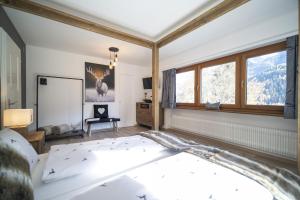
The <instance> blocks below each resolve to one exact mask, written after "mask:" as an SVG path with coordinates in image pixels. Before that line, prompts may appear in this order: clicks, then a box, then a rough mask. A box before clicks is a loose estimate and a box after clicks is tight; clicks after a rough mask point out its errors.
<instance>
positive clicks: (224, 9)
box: [157, 0, 249, 48]
mask: <svg viewBox="0 0 300 200" xmlns="http://www.w3.org/2000/svg"><path fill="white" fill-rule="evenodd" d="M248 1H249V0H224V1H223V2H221V3H219V4H218V5H216V6H215V7H213V8H211V9H209V10H208V11H206V12H204V13H203V14H201V15H200V16H198V17H196V18H195V19H193V20H192V21H190V22H188V23H186V24H185V25H183V26H181V27H180V28H178V29H176V30H175V31H174V32H171V33H170V34H168V35H166V36H165V37H163V38H162V39H160V40H159V41H158V42H157V46H158V48H160V47H163V46H165V45H167V44H169V43H171V42H173V41H174V40H176V39H178V38H179V37H182V36H184V35H186V34H188V33H190V32H192V31H193V30H195V29H197V28H199V27H201V26H203V25H205V24H207V23H209V22H211V21H213V20H214V19H217V18H218V17H221V16H223V15H224V14H226V13H228V12H229V11H231V10H233V9H235V8H238V7H239V6H241V5H243V4H245V3H247V2H248Z"/></svg>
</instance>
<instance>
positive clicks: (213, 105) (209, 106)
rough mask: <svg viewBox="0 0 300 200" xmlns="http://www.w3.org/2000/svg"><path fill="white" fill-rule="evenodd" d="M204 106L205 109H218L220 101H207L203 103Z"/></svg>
mask: <svg viewBox="0 0 300 200" xmlns="http://www.w3.org/2000/svg"><path fill="white" fill-rule="evenodd" d="M205 108H206V109H207V110H220V102H216V103H209V102H207V103H206V104H205Z"/></svg>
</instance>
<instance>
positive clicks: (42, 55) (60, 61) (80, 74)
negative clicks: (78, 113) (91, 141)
mask: <svg viewBox="0 0 300 200" xmlns="http://www.w3.org/2000/svg"><path fill="white" fill-rule="evenodd" d="M120 60H122V59H121V58H120ZM85 62H92V63H99V64H106V63H107V62H108V60H107V59H102V58H96V57H90V56H86V55H78V54H74V53H68V52H64V51H58V50H53V49H47V48H41V47H36V46H27V74H26V80H27V85H26V92H27V93H26V95H27V107H28V108H34V112H35V103H36V75H38V74H40V75H54V76H68V77H75V78H82V79H84V63H85ZM150 73H151V68H149V67H141V66H135V65H130V64H126V63H119V65H118V66H117V67H116V70H115V92H116V96H115V102H109V103H107V104H108V105H109V115H110V116H111V117H121V123H120V126H132V125H135V124H136V121H135V114H136V112H135V105H133V108H132V109H131V107H132V106H131V107H130V106H126V105H123V104H122V97H121V93H124V91H121V86H120V77H121V76H122V77H123V78H124V77H128V78H130V79H131V80H133V81H134V83H135V84H134V85H133V88H128V95H131V99H133V101H134V102H136V101H141V100H142V99H143V95H144V91H143V85H142V78H143V77H146V76H149V74H150ZM122 88H124V87H123V86H122ZM134 102H133V104H134ZM120 110H123V113H125V112H126V113H125V114H122V113H120ZM122 115H123V116H122ZM124 115H126V116H124ZM92 116H93V103H85V104H84V118H88V117H92ZM125 119H126V120H125ZM34 121H35V115H34ZM109 127H110V125H109V124H103V125H99V126H94V128H95V129H96V128H97V129H98V128H109ZM34 128H35V123H33V124H32V125H31V126H30V129H34Z"/></svg>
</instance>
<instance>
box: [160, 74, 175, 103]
mask: <svg viewBox="0 0 300 200" xmlns="http://www.w3.org/2000/svg"><path fill="white" fill-rule="evenodd" d="M161 104H162V107H163V108H175V107H176V69H169V70H166V71H163V88H162V103H161Z"/></svg>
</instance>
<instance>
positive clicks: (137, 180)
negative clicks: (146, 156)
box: [73, 153, 273, 200]
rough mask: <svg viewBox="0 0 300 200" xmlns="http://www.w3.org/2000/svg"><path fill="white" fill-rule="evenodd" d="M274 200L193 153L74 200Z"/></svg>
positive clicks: (151, 166) (132, 173)
mask: <svg viewBox="0 0 300 200" xmlns="http://www.w3.org/2000/svg"><path fill="white" fill-rule="evenodd" d="M85 199H88V200H96V199H105V200H120V199H126V200H139V199H142V200H145V199H147V200H154V199H155V200H176V199H178V200H199V199H202V200H205V199H207V200H213V199H215V200H220V199H221V200H241V199H243V200H253V199H255V200H272V199H273V195H272V194H271V193H270V192H269V191H268V190H267V189H266V188H264V187H263V186H261V185H260V184H258V183H257V182H255V181H253V180H251V179H249V178H247V177H245V176H243V175H240V174H238V173H236V172H234V171H232V170H229V169H227V168H224V167H222V166H219V165H216V164H213V163H211V162H209V161H206V160H204V159H202V158H199V157H198V156H195V155H192V154H189V153H180V154H177V155H173V156H170V157H168V158H164V159H162V160H159V161H156V162H153V163H151V164H148V165H145V166H143V167H140V168H137V169H134V170H131V171H129V172H127V173H125V174H124V175H122V176H119V177H118V178H116V179H114V180H112V181H108V182H101V183H99V184H98V185H97V186H95V187H94V188H93V189H91V190H90V191H88V192H84V193H82V194H80V195H78V196H76V197H74V198H73V200H85Z"/></svg>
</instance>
